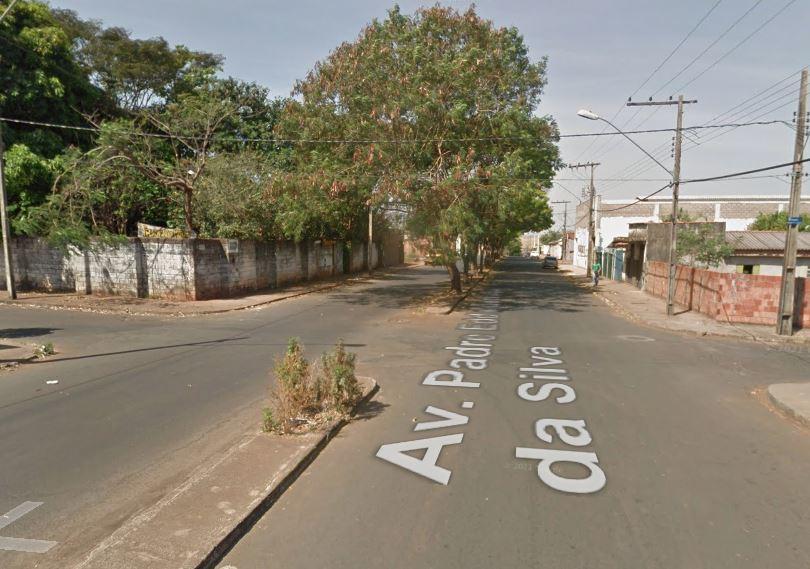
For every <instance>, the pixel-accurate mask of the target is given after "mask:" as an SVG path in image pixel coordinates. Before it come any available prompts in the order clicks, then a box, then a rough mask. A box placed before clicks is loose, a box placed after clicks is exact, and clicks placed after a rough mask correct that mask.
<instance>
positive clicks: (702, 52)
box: [652, 0, 795, 97]
mask: <svg viewBox="0 0 810 569" xmlns="http://www.w3.org/2000/svg"><path fill="white" fill-rule="evenodd" d="M794 1H795V0H794ZM760 4H762V0H756V1H755V2H754V4H753V5H752V6H751V7H750V8H748V10H746V11H745V12H744V13H743V15H742V16H740V17H739V18H737V19H736V20H734V23H732V24H731V25H730V26H729V27H728V28H726V30H725V31H724V32H723V33H722V34H720V35H719V36H718V37H717V38H715V40H714V41H713V42H712V43H710V44H709V45H708V46H707V47H706V48H705V49H704V50H703V51H701V52H700V53H699V54H697V55H696V56H695V57H694V58H693V59H692V60H691V61H690V62H689V63H687V64H686V65H685V66H684V67H683V68H682V69H681V70H680V71H678V72H677V73H676V74H675V75H674V76H673V77H672V78H670V79H669V81H667V82H666V83H664V84H663V85H661V86H660V87H659V88H658V90H657V91H655V93H653V94H652V96H653V97H655V96H656V95H657V94H658V93H660V92H661V91H663V90H664V89H665V88H666V87H667V86H668V85H670V84H672V82H673V81H675V79H677V78H678V77H680V76H681V75H683V73H684V72H685V71H686V70H688V69H689V68H690V67H692V66H693V65H694V64H695V63H696V62H697V61H698V60H699V59H700V58H701V57H703V56H704V55H706V53H708V52H709V50H711V49H712V48H713V47H714V46H716V45H717V44H718V43H719V42H720V40H722V39H723V38H724V37H726V36H727V35H728V33H729V32H730V31H731V30H733V29H734V28H736V27H737V26H738V25H739V23H740V22H742V21H743V20H744V19H745V18H746V17H747V16H748V14H750V13H751V12H753V11H754V10H755V9H756V7H757V6H759V5H760Z"/></svg>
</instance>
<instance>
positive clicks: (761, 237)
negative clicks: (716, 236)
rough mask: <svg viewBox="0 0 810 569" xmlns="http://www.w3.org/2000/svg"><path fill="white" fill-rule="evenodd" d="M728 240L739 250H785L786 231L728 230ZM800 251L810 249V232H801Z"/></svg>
mask: <svg viewBox="0 0 810 569" xmlns="http://www.w3.org/2000/svg"><path fill="white" fill-rule="evenodd" d="M726 242H727V243H728V244H729V245H731V246H733V247H734V249H735V250H737V251H763V252H765V251H772V252H776V251H784V250H785V232H784V231H726ZM797 249H798V250H799V251H810V233H807V232H800V233H799V240H798V243H797Z"/></svg>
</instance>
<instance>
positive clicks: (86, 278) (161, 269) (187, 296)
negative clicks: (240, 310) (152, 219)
mask: <svg viewBox="0 0 810 569" xmlns="http://www.w3.org/2000/svg"><path fill="white" fill-rule="evenodd" d="M70 263H71V265H72V266H73V270H74V273H75V275H76V286H75V289H74V290H75V292H78V293H84V294H101V295H121V296H137V297H142V298H143V297H153V298H171V299H177V300H193V299H194V298H195V293H194V264H193V258H192V251H191V246H190V242H189V241H187V240H184V239H157V238H153V239H140V238H133V239H130V240H129V241H128V242H127V243H122V244H120V245H111V246H107V247H100V248H95V249H93V250H90V251H84V252H82V251H78V250H72V251H71V253H70Z"/></svg>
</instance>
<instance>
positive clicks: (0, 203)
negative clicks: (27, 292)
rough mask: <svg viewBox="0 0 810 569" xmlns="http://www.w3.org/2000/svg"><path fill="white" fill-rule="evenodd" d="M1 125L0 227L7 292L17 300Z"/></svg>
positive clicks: (0, 124)
mask: <svg viewBox="0 0 810 569" xmlns="http://www.w3.org/2000/svg"><path fill="white" fill-rule="evenodd" d="M2 126H3V125H2V123H0V225H1V226H2V235H3V257H4V259H5V264H6V292H7V293H8V297H9V298H10V299H12V300H13V299H15V298H17V290H16V289H15V288H14V263H13V262H12V258H11V229H10V228H9V222H8V209H7V208H8V201H7V200H6V176H5V170H4V168H3V153H4V150H5V146H4V144H3V128H2Z"/></svg>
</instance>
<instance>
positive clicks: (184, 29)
mask: <svg viewBox="0 0 810 569" xmlns="http://www.w3.org/2000/svg"><path fill="white" fill-rule="evenodd" d="M51 4H52V5H53V6H56V7H59V8H68V9H72V10H75V11H76V12H78V14H79V15H80V16H81V17H83V18H94V19H98V20H101V21H102V22H103V23H104V24H105V25H107V26H120V27H124V28H126V29H128V30H130V31H131V32H132V34H133V36H134V37H140V38H147V37H154V36H163V37H164V38H166V40H167V41H169V42H170V43H172V44H183V45H186V46H188V47H189V48H191V49H195V50H200V51H209V52H214V53H219V54H221V55H223V56H225V58H226V60H225V73H226V74H227V75H231V76H234V77H237V78H239V79H242V80H246V81H255V82H257V83H259V84H262V85H264V86H266V87H268V88H269V89H270V90H271V92H272V93H273V94H275V95H279V96H286V95H289V94H290V91H291V89H292V87H293V85H294V83H295V81H296V80H298V79H302V78H304V77H305V75H306V73H307V72H308V71H309V70H310V69H312V67H313V66H314V65H315V63H316V62H317V61H319V60H322V59H324V58H326V57H328V55H329V53H330V52H331V51H332V50H333V49H334V48H335V47H336V46H338V45H339V44H340V43H342V42H344V41H352V40H354V39H355V38H356V37H357V36H358V34H359V33H360V31H361V30H362V28H363V27H364V26H365V25H366V24H367V23H368V22H370V21H371V20H372V19H373V18H384V17H385V15H386V12H387V10H388V9H390V8H391V6H392V5H393V2H386V1H382V0H376V1H375V0H340V1H334V0H333V1H315V0H296V1H294V2H290V1H276V0H264V1H260V0H230V1H228V2H222V1H221V0H216V1H214V0H138V1H137V2H132V1H120V0H52V1H51ZM432 4H433V3H432V2H428V3H425V2H412V1H404V0H403V1H400V2H399V5H400V8H401V10H402V11H403V12H405V13H412V12H413V11H414V10H416V9H418V8H419V7H420V6H424V5H432ZM441 4H443V5H451V6H454V7H456V8H458V9H459V10H464V9H466V8H467V7H468V6H469V5H470V2H467V1H464V2H455V1H450V2H447V1H445V2H441ZM475 6H476V10H477V11H478V13H479V14H480V15H481V16H483V17H485V18H487V19H489V20H492V22H493V23H494V24H495V25H496V26H498V27H516V28H517V29H518V30H519V31H520V33H521V34H522V36H523V38H524V40H525V42H526V45H527V46H528V47H529V54H530V56H531V57H532V59H535V60H538V59H540V58H542V57H548V77H547V80H548V84H547V86H546V89H545V93H544V95H543V99H542V101H541V103H540V105H539V108H538V109H537V113H538V114H540V115H550V116H552V117H553V118H554V119H555V120H556V121H557V123H558V125H559V128H560V132H561V133H562V134H563V135H567V134H575V133H589V132H600V131H602V130H603V128H605V127H606V125H604V123H602V122H597V121H589V120H587V119H583V118H581V117H578V116H577V114H576V112H577V110H578V109H581V108H587V109H591V110H593V111H594V112H596V113H598V114H599V115H601V116H604V117H605V118H607V119H614V115H616V113H617V112H618V115H616V116H615V119H614V120H612V122H613V123H614V124H616V126H618V127H619V128H620V129H622V130H643V129H661V128H673V127H674V126H675V121H676V108H675V107H674V106H672V107H649V108H629V107H626V106H625V102H626V101H627V99H628V97H629V96H631V95H633V94H634V93H635V95H634V99H633V100H635V101H643V100H647V99H648V98H649V97H650V96H653V95H654V96H655V100H666V99H667V98H668V97H669V96H674V97H675V98H677V95H678V94H680V93H682V94H683V95H684V96H685V98H686V99H689V100H691V99H695V100H697V101H698V102H697V103H695V104H690V105H687V106H686V109H685V114H684V125H685V126H694V125H702V124H707V123H708V124H709V125H713V124H728V123H737V122H753V121H771V120H780V121H787V123H789V124H784V123H778V124H772V125H760V126H746V127H739V128H736V129H731V128H726V129H703V130H699V131H690V132H689V133H688V134H687V138H685V139H684V153H683V160H682V170H681V175H682V178H683V179H688V178H701V177H709V176H714V175H720V174H725V173H730V172H738V171H744V170H749V169H754V168H758V167H764V166H770V165H775V164H780V163H785V162H789V161H791V160H792V159H793V146H794V138H795V131H794V130H792V129H791V128H790V126H789V125H790V124H792V123H791V121H792V120H793V116H794V112H795V111H796V107H797V101H798V98H799V95H798V89H799V87H798V80H799V71H800V70H801V69H802V68H803V67H806V66H807V65H808V64H810V33H808V31H807V25H808V22H810V2H808V1H807V0H720V1H719V2H718V0H681V1H680V2H672V1H664V0H609V1H607V0H534V1H530V0H479V1H478V2H476V3H475ZM690 32H691V35H690ZM684 40H685V41H684ZM679 44H680V45H679ZM678 46H679V47H678ZM676 47H677V49H676ZM668 56H669V59H667V57H668ZM659 67H660V68H659ZM656 69H657V71H656ZM654 71H655V73H653V72H654ZM651 74H652V75H651ZM648 78H649V80H648ZM645 80H646V82H645ZM672 135H673V133H671V132H667V133H652V134H634V135H632V137H633V139H634V140H635V141H636V142H637V143H638V144H639V145H641V146H642V147H643V148H645V149H646V150H648V151H650V152H652V153H653V155H654V156H656V157H657V158H659V161H660V162H662V163H663V164H664V166H666V167H667V168H668V169H670V170H671V168H672V157H671V152H670V149H669V146H670V145H671V142H672ZM560 150H561V155H562V159H563V160H564V161H565V162H566V163H569V164H573V163H576V162H587V161H594V162H599V163H600V165H599V166H598V167H596V170H595V172H596V191H597V193H598V194H600V195H601V196H602V199H604V200H611V199H627V198H634V197H636V196H640V195H647V194H649V193H651V192H653V191H654V190H656V189H658V188H660V187H661V186H662V185H664V184H666V183H667V181H668V180H669V179H670V176H669V174H668V173H667V172H666V171H664V169H662V168H661V167H659V166H658V165H656V164H655V163H654V162H652V161H651V160H649V159H648V158H646V156H645V155H644V154H643V153H642V152H641V151H640V150H639V149H638V148H636V147H635V146H633V145H632V144H631V143H630V142H629V141H627V140H626V139H624V138H622V137H620V136H610V137H607V136H604V137H598V138H596V137H581V138H578V137H572V138H562V139H561V141H560ZM656 150H657V152H655V151H656ZM787 171H788V170H787V169H783V170H779V171H774V173H775V174H777V175H776V176H770V177H764V174H760V175H759V176H758V177H755V178H750V179H738V180H734V181H723V182H713V183H703V184H691V185H684V186H682V190H681V193H682V195H728V194H767V195H774V194H778V195H787V193H788V192H789V182H788V179H787V177H786V176H785V173H786V172H787ZM585 177H586V170H585V169H581V170H576V171H571V170H569V169H564V170H561V171H560V172H559V173H558V176H557V180H556V182H555V184H554V186H553V188H552V189H551V191H550V197H551V199H552V200H554V201H558V200H569V201H571V202H572V203H571V204H569V220H568V222H569V225H570V224H571V222H572V221H573V214H572V213H571V212H572V210H573V209H574V206H575V205H576V202H577V201H578V200H579V199H581V197H582V195H581V194H582V189H583V187H584V186H585ZM662 195H667V192H664V193H663V194H662ZM555 211H557V212H558V213H557V218H556V219H557V221H558V223H561V222H562V215H561V212H562V204H557V205H555Z"/></svg>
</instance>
